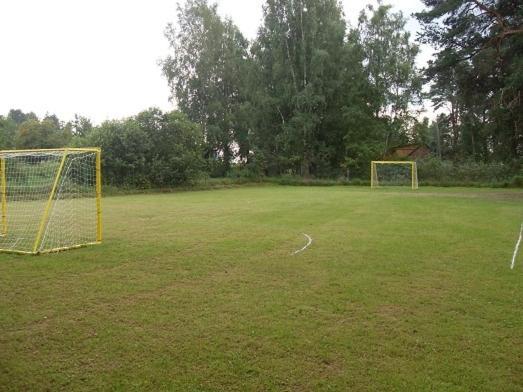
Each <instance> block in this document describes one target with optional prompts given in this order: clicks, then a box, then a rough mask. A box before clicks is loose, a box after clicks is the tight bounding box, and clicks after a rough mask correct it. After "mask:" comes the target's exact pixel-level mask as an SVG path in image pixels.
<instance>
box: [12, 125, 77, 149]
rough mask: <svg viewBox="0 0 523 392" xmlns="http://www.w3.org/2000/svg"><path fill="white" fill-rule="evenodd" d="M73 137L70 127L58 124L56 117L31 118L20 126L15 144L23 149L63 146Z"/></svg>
mask: <svg viewBox="0 0 523 392" xmlns="http://www.w3.org/2000/svg"><path fill="white" fill-rule="evenodd" d="M71 137H72V134H71V131H70V129H69V128H68V127H60V126H59V125H58V126H57V123H56V121H55V119H44V120H42V121H40V120H38V119H36V120H33V119H30V120H26V121H24V122H23V123H21V124H20V125H19V126H18V128H17V130H16V135H15V146H16V148H21V149H30V148H56V147H63V146H66V145H67V144H68V143H69V142H70V141H71Z"/></svg>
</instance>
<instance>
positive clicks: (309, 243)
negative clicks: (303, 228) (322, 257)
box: [293, 233, 312, 255]
mask: <svg viewBox="0 0 523 392" xmlns="http://www.w3.org/2000/svg"><path fill="white" fill-rule="evenodd" d="M303 235H304V236H305V237H306V238H307V241H308V242H307V245H305V246H304V247H303V248H301V249H298V250H297V251H296V252H294V253H293V255H297V254H298V253H301V252H303V251H304V250H305V249H307V248H308V247H309V246H310V245H311V244H312V238H311V237H310V236H309V235H307V234H305V233H303Z"/></svg>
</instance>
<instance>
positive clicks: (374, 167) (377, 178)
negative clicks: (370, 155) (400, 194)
mask: <svg viewBox="0 0 523 392" xmlns="http://www.w3.org/2000/svg"><path fill="white" fill-rule="evenodd" d="M402 185H407V186H410V187H411V188H412V189H418V167H417V166H416V162H413V161H372V162H371V165H370V186H371V188H378V187H380V186H402Z"/></svg>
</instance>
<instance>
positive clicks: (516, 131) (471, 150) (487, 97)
mask: <svg viewBox="0 0 523 392" xmlns="http://www.w3.org/2000/svg"><path fill="white" fill-rule="evenodd" d="M424 3H425V5H426V6H427V7H428V8H427V10H426V11H424V12H421V13H419V14H418V15H417V17H418V19H419V20H420V21H421V23H422V24H423V26H424V30H423V33H422V34H421V40H422V41H423V42H426V43H429V44H432V45H433V46H435V47H436V48H438V51H437V53H436V58H435V60H434V61H432V62H431V63H430V64H429V66H428V68H427V71H426V74H427V78H428V79H429V80H433V81H434V85H433V87H432V98H433V102H434V104H435V105H436V107H443V106H444V105H446V106H447V107H448V111H447V115H448V117H449V120H450V126H451V128H452V138H453V140H452V153H453V154H454V155H455V156H457V157H459V156H462V157H463V156H465V157H466V156H474V157H476V158H479V159H496V160H504V161H511V160H518V159H521V156H522V155H523V124H522V120H523V99H522V98H521V97H522V96H523V3H521V1H515V0H454V1H444V0H424Z"/></svg>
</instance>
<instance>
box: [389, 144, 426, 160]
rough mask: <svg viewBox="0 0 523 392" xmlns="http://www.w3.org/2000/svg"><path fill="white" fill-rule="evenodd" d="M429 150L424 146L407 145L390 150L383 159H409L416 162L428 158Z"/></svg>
mask: <svg viewBox="0 0 523 392" xmlns="http://www.w3.org/2000/svg"><path fill="white" fill-rule="evenodd" d="M430 153H431V151H430V148H429V147H428V146H427V145H426V144H407V145H403V146H397V147H393V148H391V149H390V150H389V151H388V153H387V154H386V156H385V159H387V160H392V159H409V160H416V159H421V158H425V157H427V156H429V155H430Z"/></svg>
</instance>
